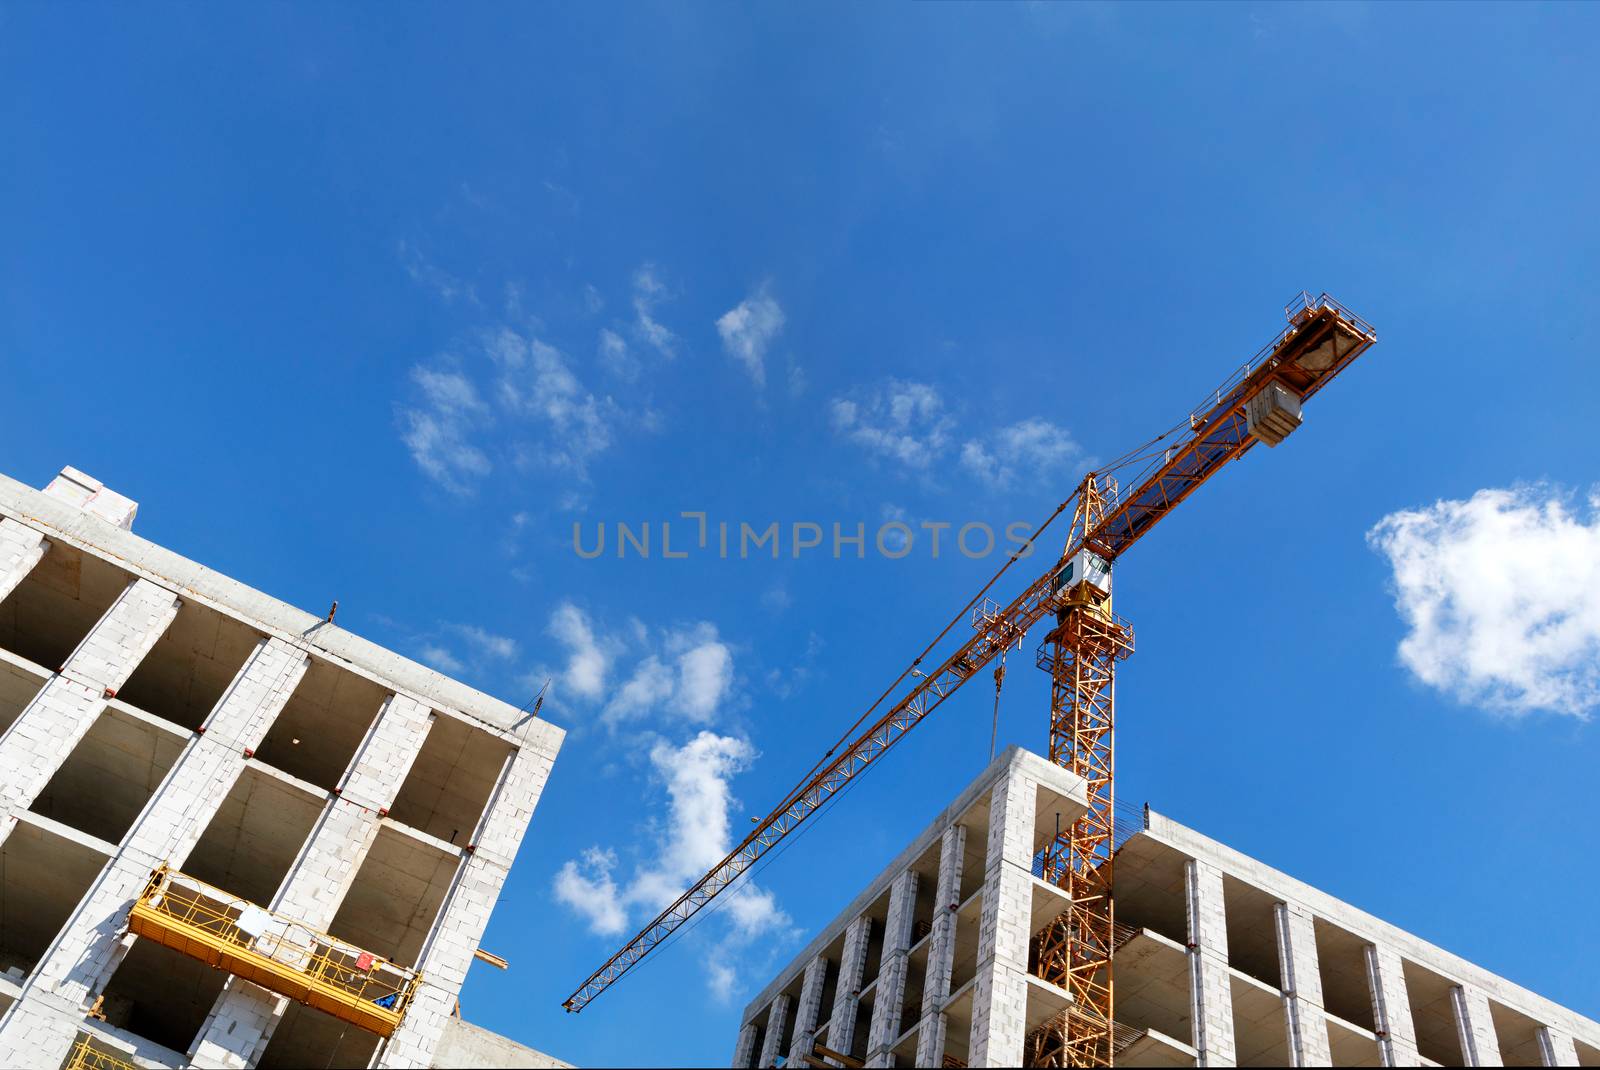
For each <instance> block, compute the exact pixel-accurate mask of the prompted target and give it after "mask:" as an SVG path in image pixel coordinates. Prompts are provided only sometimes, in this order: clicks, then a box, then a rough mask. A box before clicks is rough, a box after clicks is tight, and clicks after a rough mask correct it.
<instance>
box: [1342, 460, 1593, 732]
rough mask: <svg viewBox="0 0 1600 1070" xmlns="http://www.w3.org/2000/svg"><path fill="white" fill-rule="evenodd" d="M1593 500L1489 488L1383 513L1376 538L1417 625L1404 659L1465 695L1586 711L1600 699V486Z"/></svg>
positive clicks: (1523, 706) (1544, 490) (1502, 703)
mask: <svg viewBox="0 0 1600 1070" xmlns="http://www.w3.org/2000/svg"><path fill="white" fill-rule="evenodd" d="M1586 504H1587V510H1586V511H1584V510H1574V509H1573V507H1572V498H1571V496H1570V495H1567V494H1564V493H1561V492H1559V491H1557V490H1555V489H1552V488H1550V487H1547V486H1531V487H1530V486H1523V487H1516V488H1512V489H1508V490H1502V489H1486V490H1480V491H1478V492H1477V493H1476V494H1474V495H1473V496H1472V497H1471V498H1469V499H1467V500H1466V501H1440V502H1435V503H1434V504H1433V505H1430V506H1427V507H1425V508H1421V509H1411V510H1403V511H1400V512H1396V513H1391V514H1390V515H1388V516H1386V517H1384V518H1383V519H1382V520H1381V521H1379V522H1378V524H1377V525H1376V526H1374V527H1373V529H1372V530H1371V531H1370V532H1368V533H1367V540H1368V543H1369V545H1371V546H1372V547H1373V548H1374V549H1376V550H1377V551H1378V552H1380V553H1382V554H1383V555H1384V556H1385V557H1386V558H1387V559H1388V561H1389V564H1390V567H1391V568H1392V569H1393V573H1394V593H1395V607H1396V609H1397V610H1398V611H1399V613H1400V616H1401V617H1402V618H1403V619H1404V620H1405V622H1406V624H1407V625H1408V626H1409V628H1410V631H1409V633H1408V634H1407V635H1406V637H1405V639H1403V640H1402V641H1401V643H1400V649H1399V655H1400V661H1401V663H1402V664H1403V665H1405V667H1406V668H1408V669H1409V670H1410V671H1411V672H1412V673H1413V674H1415V675H1416V677H1417V679H1419V680H1421V681H1422V682H1423V683H1425V684H1428V685H1429V686H1430V687H1434V688H1437V689H1438V690H1440V691H1443V692H1445V693H1446V694H1448V695H1450V696H1452V697H1453V698H1455V699H1456V700H1458V701H1460V702H1463V703H1467V704H1471V705H1476V706H1481V707H1484V708H1486V709H1490V710H1494V711H1496V712H1501V713H1506V714H1510V715H1522V714H1527V713H1530V712H1533V711H1535V710H1548V711H1553V712H1556V713H1564V714H1570V715H1572V716H1576V717H1579V718H1584V719H1587V718H1588V716H1589V712H1590V711H1591V710H1592V709H1594V708H1595V707H1596V706H1597V705H1600V494H1591V496H1590V498H1589V499H1588V501H1587V503H1586Z"/></svg>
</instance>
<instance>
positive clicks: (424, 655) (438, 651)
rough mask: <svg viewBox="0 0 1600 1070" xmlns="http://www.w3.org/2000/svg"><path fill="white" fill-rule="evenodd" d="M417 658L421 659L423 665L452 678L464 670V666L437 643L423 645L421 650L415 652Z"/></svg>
mask: <svg viewBox="0 0 1600 1070" xmlns="http://www.w3.org/2000/svg"><path fill="white" fill-rule="evenodd" d="M417 656H418V657H419V658H421V659H422V661H423V663H424V664H426V665H431V666H433V667H434V668H435V669H438V670H439V671H440V672H443V673H449V674H451V675H452V676H453V675H455V674H456V673H459V672H460V671H461V670H462V669H464V668H466V666H465V665H462V664H461V662H460V661H459V660H457V658H456V656H455V655H454V654H452V653H450V651H448V650H446V649H445V648H444V647H442V646H439V645H438V644H437V643H425V644H423V647H422V649H421V650H419V651H418V652H417Z"/></svg>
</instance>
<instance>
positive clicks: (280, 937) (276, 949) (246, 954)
mask: <svg viewBox="0 0 1600 1070" xmlns="http://www.w3.org/2000/svg"><path fill="white" fill-rule="evenodd" d="M128 927H129V928H130V929H132V930H133V931H134V932H136V933H138V934H139V935H140V936H143V937H147V938H148V939H151V940H154V941H155V942H156V943H158V944H163V945H165V946H167V947H170V948H172V949H173V950H174V951H179V952H182V953H183V954H185V955H189V956H191V957H193V958H197V959H199V960H200V961H201V962H204V963H207V964H208V965H211V966H215V967H217V968H218V969H223V970H227V971H228V972H229V973H231V974H234V975H236V976H238V977H243V978H244V979H245V980H247V981H252V982H254V983H255V984H258V985H260V986H261V987H262V988H267V989H271V990H272V991H274V992H278V993H281V994H283V995H285V996H288V997H289V998H290V999H294V1000H298V1001H299V1002H301V1003H304V1004H306V1005H308V1006H311V1007H315V1008H317V1009H318V1010H321V1011H326V1012H327V1013H328V1014H331V1015H333V1016H334V1017H335V1018H338V1019H341V1020H342V1021H346V1022H350V1023H351V1024H353V1025H356V1026H359V1027H361V1028H362V1029H366V1030H370V1031H371V1032H374V1033H377V1034H378V1035H379V1036H383V1037H387V1036H390V1035H391V1034H393V1033H394V1031H395V1029H396V1028H397V1027H398V1026H399V1025H400V1022H401V1021H402V1020H403V1019H404V1018H405V1014H406V1008H407V1006H409V1005H410V1003H411V997H412V995H413V994H414V993H415V992H416V988H417V982H418V981H419V980H420V975H419V974H418V973H417V971H416V970H413V969H410V968H409V967H406V966H401V965H398V964H397V963H393V962H390V961H388V960H387V959H384V958H380V957H379V956H377V955H374V954H372V953H371V952H368V951H364V950H362V949H361V948H359V947H355V946H353V945H351V944H347V943H345V942H344V941H342V940H338V939H335V938H334V937H332V936H329V935H327V934H326V933H320V932H316V931H315V930H312V929H309V928H307V927H306V926H304V925H301V924H300V923H299V922H297V921H295V920H294V919H292V918H287V917H284V916H283V915H281V914H277V913H275V912H273V911H269V910H266V909H264V908H262V907H259V906H257V905H256V904H254V903H251V902H248V901H247V900H244V899H240V898H239V897H238V896H235V895H230V894H229V893H227V892H225V891H223V890H222V889H220V888H216V887H213V886H212V885H209V884H206V883H205V882H204V881H199V880H196V879H195V878H193V877H191V876H189V875H187V874H185V873H180V872H178V871H177V870H175V869H172V868H171V867H170V866H162V867H161V868H160V869H158V870H156V871H155V872H154V873H152V874H151V875H150V881H149V883H148V884H146V885H145V889H144V892H143V894H141V895H140V896H139V899H138V901H137V902H135V903H134V904H133V909H132V910H131V911H130V912H129V914H128Z"/></svg>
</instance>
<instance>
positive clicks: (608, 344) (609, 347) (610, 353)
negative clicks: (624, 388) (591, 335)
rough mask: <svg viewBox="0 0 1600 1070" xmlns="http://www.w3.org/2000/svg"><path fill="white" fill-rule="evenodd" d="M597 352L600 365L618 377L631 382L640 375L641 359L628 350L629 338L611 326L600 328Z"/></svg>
mask: <svg viewBox="0 0 1600 1070" xmlns="http://www.w3.org/2000/svg"><path fill="white" fill-rule="evenodd" d="M595 352H596V354H597V355H598V356H599V357H600V366H601V367H603V368H605V369H606V371H608V372H610V373H611V374H612V375H615V376H616V377H617V378H618V379H621V380H623V381H624V382H630V383H631V382H633V381H634V380H635V379H637V378H638V377H639V361H638V360H637V359H635V358H634V356H633V354H632V353H630V352H629V351H628V343H627V340H626V339H624V338H623V337H622V335H620V334H618V333H617V332H616V331H613V330H612V329H611V328H609V327H602V328H600V338H599V341H598V342H597V344H596V346H595Z"/></svg>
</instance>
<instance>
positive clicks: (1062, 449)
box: [961, 419, 1083, 487]
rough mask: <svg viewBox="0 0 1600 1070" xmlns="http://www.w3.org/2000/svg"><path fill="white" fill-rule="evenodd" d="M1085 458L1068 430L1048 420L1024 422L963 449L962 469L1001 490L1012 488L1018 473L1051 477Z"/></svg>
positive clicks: (968, 441)
mask: <svg viewBox="0 0 1600 1070" xmlns="http://www.w3.org/2000/svg"><path fill="white" fill-rule="evenodd" d="M1082 458H1083V449H1082V448H1081V447H1080V446H1079V445H1078V444H1077V443H1076V442H1074V441H1073V439H1072V436H1071V435H1070V434H1068V433H1067V430H1066V428H1064V427H1060V426H1058V425H1056V424H1053V423H1051V422H1050V421H1049V420H1037V419H1035V420H1023V421H1022V422H1020V423H1014V424H1012V425H1011V426H1009V427H1002V428H1000V429H999V430H997V431H995V432H993V433H992V434H990V435H988V436H987V437H985V438H981V439H979V438H974V439H968V440H967V442H966V443H965V444H963V445H962V447H961V464H962V467H964V468H966V469H967V471H969V472H971V473H972V474H973V475H975V476H978V477H979V478H981V479H986V480H989V481H991V482H993V483H995V484H996V485H998V486H1002V487H1008V486H1010V485H1011V484H1012V483H1013V482H1014V481H1015V480H1016V477H1017V473H1018V472H1026V473H1028V474H1029V475H1033V476H1039V475H1049V474H1051V473H1054V472H1059V471H1062V470H1064V469H1065V468H1067V467H1068V466H1069V465H1071V464H1072V463H1073V462H1074V461H1078V460H1081V459H1082Z"/></svg>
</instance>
